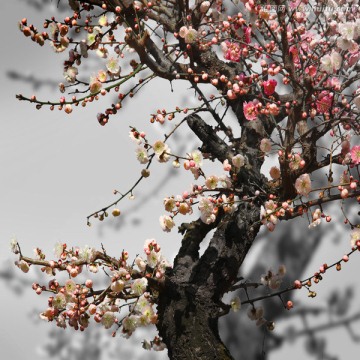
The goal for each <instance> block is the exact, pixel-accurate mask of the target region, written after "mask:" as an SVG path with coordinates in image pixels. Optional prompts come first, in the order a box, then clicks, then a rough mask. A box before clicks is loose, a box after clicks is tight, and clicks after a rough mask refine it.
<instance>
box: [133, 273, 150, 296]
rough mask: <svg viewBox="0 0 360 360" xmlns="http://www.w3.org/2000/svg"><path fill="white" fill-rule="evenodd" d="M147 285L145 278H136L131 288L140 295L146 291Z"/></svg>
mask: <svg viewBox="0 0 360 360" xmlns="http://www.w3.org/2000/svg"><path fill="white" fill-rule="evenodd" d="M147 285H148V281H147V279H146V278H144V277H143V278H141V279H136V280H134V282H133V283H132V285H131V290H132V292H133V293H134V294H135V295H137V296H140V295H142V294H143V293H144V292H145V291H146V287H147Z"/></svg>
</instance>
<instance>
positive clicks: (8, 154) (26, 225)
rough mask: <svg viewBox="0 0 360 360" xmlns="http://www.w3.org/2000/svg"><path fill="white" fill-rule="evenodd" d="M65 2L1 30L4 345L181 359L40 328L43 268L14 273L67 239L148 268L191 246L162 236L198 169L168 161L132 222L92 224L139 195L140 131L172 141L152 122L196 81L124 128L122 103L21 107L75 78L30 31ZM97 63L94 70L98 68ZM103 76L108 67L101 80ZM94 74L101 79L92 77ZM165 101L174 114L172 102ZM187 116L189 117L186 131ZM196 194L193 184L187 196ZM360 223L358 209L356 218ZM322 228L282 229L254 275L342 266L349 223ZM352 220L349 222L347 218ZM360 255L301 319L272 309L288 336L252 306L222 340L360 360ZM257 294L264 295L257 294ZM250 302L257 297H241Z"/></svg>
mask: <svg viewBox="0 0 360 360" xmlns="http://www.w3.org/2000/svg"><path fill="white" fill-rule="evenodd" d="M56 3H57V1H53V2H51V1H50V0H14V1H7V2H4V4H3V5H2V6H3V8H2V9H3V14H4V16H3V18H2V21H1V22H0V27H1V33H2V34H3V48H2V57H1V71H0V79H1V83H2V84H3V85H2V86H1V88H0V91H1V97H0V99H1V107H2V109H3V113H2V116H1V118H2V121H1V131H0V146H1V151H0V164H1V166H0V169H1V186H0V206H1V213H0V214H1V217H0V293H1V294H2V296H1V298H0V299H1V300H0V303H1V309H2V321H1V323H0V348H1V350H2V356H3V358H4V359H8V358H10V357H11V358H12V359H13V360H20V359H22V358H23V357H24V356H27V357H29V358H31V359H34V360H38V359H43V358H47V359H65V358H66V359H74V360H75V359H88V360H100V359H101V360H105V359H113V358H114V359H116V358H118V359H119V358H127V359H137V358H145V359H154V360H155V359H156V360H160V359H167V356H166V352H161V353H156V352H153V351H152V352H149V351H145V350H142V348H141V342H142V341H143V340H144V339H148V340H151V339H152V338H153V336H154V334H155V333H154V332H151V333H149V332H147V331H144V330H141V329H140V330H137V331H136V332H135V334H134V335H133V337H132V338H131V339H130V340H126V339H123V338H122V337H121V336H119V335H118V336H117V337H116V338H111V336H110V333H109V332H107V331H105V330H104V329H103V328H101V327H100V326H96V325H95V326H91V327H90V329H88V330H87V331H86V332H85V333H76V332H74V331H72V329H68V330H67V331H64V330H63V329H59V328H56V326H55V324H49V323H47V322H44V321H42V320H40V319H39V316H38V314H39V313H40V312H41V311H43V310H44V309H45V308H46V305H47V296H46V295H41V296H37V295H36V294H35V293H34V292H33V291H32V290H31V284H32V282H34V281H38V282H40V283H41V281H43V283H45V282H46V281H48V278H46V277H45V276H42V274H41V273H40V271H39V269H31V271H30V273H29V274H27V275H25V274H23V273H22V272H21V271H20V270H19V269H17V268H16V267H15V266H14V265H13V262H14V261H15V260H16V259H15V256H14V255H13V254H12V253H11V252H10V250H9V242H10V239H11V238H12V237H16V238H17V239H18V241H19V242H20V245H21V248H22V252H23V253H24V254H26V255H30V256H31V255H33V249H34V248H35V247H40V248H41V249H42V250H43V251H44V253H45V254H47V255H48V257H49V258H51V256H52V250H53V247H54V244H55V243H56V242H57V241H60V242H66V243H68V244H71V245H79V246H84V245H86V244H88V245H90V246H93V247H97V248H100V246H101V244H103V245H104V247H105V249H106V250H107V252H108V253H109V254H112V255H114V256H115V255H116V254H120V252H121V251H122V250H123V249H126V250H127V251H129V253H130V257H135V255H136V254H139V253H141V251H142V246H143V243H144V240H145V239H147V238H156V239H157V241H158V242H159V243H160V245H161V246H162V250H163V253H164V255H165V256H166V257H167V258H168V259H169V260H170V261H172V259H173V257H174V255H175V254H176V251H177V248H178V247H179V244H180V241H181V238H180V237H179V236H178V234H177V233H176V231H173V232H171V233H170V234H165V233H164V232H162V230H161V229H160V226H159V222H158V218H159V216H160V215H162V214H163V211H164V210H163V204H162V199H163V198H164V197H165V196H169V195H172V194H178V193H180V192H181V191H183V190H184V186H185V189H186V188H187V187H189V186H190V184H191V182H192V179H191V177H190V176H189V174H185V172H184V171H176V170H174V169H172V168H171V166H170V165H169V166H164V165H163V166H160V165H158V164H154V165H155V166H152V170H151V176H150V178H148V179H147V180H145V181H146V182H143V183H142V184H141V185H140V186H139V187H138V188H137V189H136V190H135V193H134V195H135V199H134V200H127V199H126V200H125V201H124V202H122V203H120V209H121V210H122V215H121V216H120V217H119V218H116V219H110V218H108V219H107V220H106V221H104V222H102V223H100V222H97V221H93V226H91V227H88V226H86V216H87V215H89V214H90V213H92V212H93V211H96V210H99V209H100V208H102V207H103V206H104V205H107V204H109V203H111V202H112V201H113V200H114V199H115V197H114V195H113V194H112V191H113V189H117V190H119V191H123V192H124V191H126V190H128V189H129V187H130V186H131V185H132V184H133V183H134V182H135V181H136V179H137V178H138V177H139V175H140V171H141V168H142V167H141V166H140V165H139V164H138V163H137V161H136V160H135V146H134V144H133V143H132V142H131V140H130V139H129V137H128V132H129V126H130V125H132V126H136V127H137V128H139V129H140V130H145V131H146V132H147V134H148V136H149V138H151V139H153V140H154V141H155V140H158V139H161V138H162V137H163V134H164V133H165V132H169V131H170V130H171V129H172V126H173V125H169V124H168V125H166V126H165V128H164V127H161V128H160V127H159V126H158V125H156V124H155V125H150V123H149V119H150V116H149V114H150V113H154V112H155V111H156V110H157V109H158V108H163V107H164V106H165V107H166V109H173V108H175V107H176V106H177V105H179V106H184V105H185V104H186V105H187V106H191V104H192V101H193V99H194V96H193V93H192V92H190V91H189V90H188V88H187V87H186V84H177V83H174V84H173V88H174V92H173V93H172V92H171V88H170V85H169V83H167V82H161V81H158V82H154V83H151V84H150V86H147V87H145V88H144V89H143V90H142V91H141V92H140V93H139V94H138V95H136V96H135V97H134V98H133V99H131V100H129V101H126V103H125V105H126V106H124V109H122V110H121V111H120V112H119V113H118V115H116V116H115V117H112V118H111V119H110V122H109V124H108V125H107V126H105V127H101V126H99V124H98V122H97V120H96V113H97V112H100V111H103V110H104V108H105V107H106V105H107V104H108V103H110V101H111V98H110V97H109V96H107V97H106V98H105V99H104V100H105V101H101V102H100V101H99V102H97V103H92V104H90V105H89V106H87V107H86V108H85V109H83V108H81V109H77V108H75V109H74V111H73V113H72V114H71V115H66V114H65V113H64V112H59V111H54V112H51V111H50V110H49V109H46V108H44V109H42V110H40V111H38V110H36V109H35V107H34V106H32V105H31V104H28V103H25V102H19V101H18V100H16V99H15V94H18V93H22V94H24V95H26V96H29V95H31V94H33V93H36V95H37V97H38V98H39V99H58V98H59V92H58V90H57V84H58V83H59V82H60V81H63V77H62V72H63V70H62V61H63V60H64V54H55V53H54V52H53V50H52V49H50V47H49V46H46V45H45V46H44V47H42V48H40V47H39V46H38V45H36V44H34V43H33V42H31V41H30V40H29V39H26V38H25V37H24V36H23V34H21V33H20V31H18V29H17V22H18V21H19V20H21V19H22V18H23V17H27V18H28V20H29V23H33V24H35V25H37V26H38V28H41V27H42V23H43V20H44V19H45V18H50V17H51V16H52V15H54V14H59V12H60V11H61V4H62V3H65V1H64V2H63V1H61V2H60V9H57V8H56ZM90 66H91V65H90ZM95 70H96V67H94V72H95ZM89 72H90V73H91V68H89ZM164 104H165V105H164ZM179 120H180V118H176V119H175V123H176V122H177V121H179ZM183 130H185V131H183V132H179V133H178V134H177V135H176V137H175V138H173V140H172V141H171V143H170V147H171V148H172V149H177V151H179V152H182V153H184V152H186V151H191V150H194V149H195V148H196V147H197V146H199V145H200V144H199V143H198V142H196V139H195V138H193V137H192V135H189V132H188V131H186V129H185V128H184V129H183ZM184 184H185V185H184ZM351 211H352V212H353V216H354V222H356V216H357V211H358V209H355V208H354V209H352V210H351ZM333 218H334V221H333V222H332V223H331V224H329V225H328V226H320V227H318V228H316V229H314V230H312V231H310V230H308V228H307V225H308V223H307V222H306V220H299V221H297V222H295V223H290V224H286V223H284V224H280V225H279V226H278V227H277V229H276V231H275V232H274V233H272V234H270V233H268V232H264V233H263V234H262V235H261V236H260V237H259V240H258V241H257V242H256V245H255V246H254V248H253V249H252V251H251V254H250V255H249V257H248V259H247V261H246V264H244V269H243V270H242V275H244V276H245V275H246V277H247V278H249V279H250V280H252V281H259V279H260V276H261V274H263V273H265V272H266V271H267V270H268V269H269V268H270V267H272V268H273V269H275V270H276V269H277V268H278V266H279V265H281V264H285V265H286V266H287V268H288V269H289V276H288V278H287V281H292V280H293V279H295V278H303V277H307V276H309V275H311V274H312V273H313V272H314V271H316V270H317V269H318V267H319V266H320V265H321V264H323V263H324V262H327V263H329V264H330V263H333V262H334V261H336V260H338V259H339V258H340V257H341V256H342V254H344V253H346V252H348V251H349V243H350V242H349V234H348V232H347V229H345V227H343V226H342V223H341V220H339V221H338V222H336V216H333ZM338 219H341V217H340V215H339V216H338ZM359 271H360V258H359V256H358V255H357V254H355V255H354V256H353V257H352V258H351V259H350V261H349V263H347V264H345V265H344V266H343V269H342V271H341V272H340V273H336V271H331V272H329V273H327V274H326V275H325V277H324V281H322V282H320V284H318V285H317V286H316V288H314V290H315V291H316V292H317V294H318V295H317V297H316V298H315V299H311V298H308V297H307V296H306V293H305V291H304V292H302V291H299V292H296V293H293V294H291V296H292V300H293V302H294V304H295V308H294V309H293V310H292V311H290V312H288V311H285V310H284V309H283V307H282V304H281V301H280V300H279V299H278V298H276V299H275V298H274V299H272V300H271V301H268V302H267V303H264V304H263V305H264V307H265V317H266V318H267V319H268V320H274V321H275V323H276V330H275V331H274V332H273V333H268V332H264V331H263V330H262V329H259V328H257V327H256V326H255V325H254V323H252V322H250V320H248V319H247V316H246V309H243V311H241V312H240V313H233V314H231V315H230V316H228V317H226V318H224V319H221V322H220V325H221V326H220V327H221V334H222V338H223V339H224V341H225V342H226V344H227V345H228V346H229V347H230V349H231V351H232V354H233V355H234V357H235V359H240V358H241V359H249V360H250V359H270V360H274V359H276V360H282V359H284V360H285V359H288V358H289V356H291V357H292V359H294V360H295V359H304V358H309V359H319V360H320V359H339V360H340V359H341V360H343V359H355V358H356V355H354V354H356V353H357V352H359V350H360V346H359V345H360V342H359V340H360V321H359V320H360V319H359V317H360V309H359V307H358V305H357V304H358V303H359V300H360V294H359V281H358V278H357V276H358V273H359ZM249 294H250V295H254V296H255V294H258V292H256V293H255V292H250V293H249ZM240 296H241V297H243V296H244V294H242V293H240Z"/></svg>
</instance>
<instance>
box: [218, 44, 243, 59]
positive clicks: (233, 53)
mask: <svg viewBox="0 0 360 360" xmlns="http://www.w3.org/2000/svg"><path fill="white" fill-rule="evenodd" d="M221 49H222V51H223V53H224V58H225V59H226V60H230V61H234V62H239V61H240V56H241V49H240V45H239V44H238V43H232V42H230V41H229V40H225V41H223V42H222V43H221Z"/></svg>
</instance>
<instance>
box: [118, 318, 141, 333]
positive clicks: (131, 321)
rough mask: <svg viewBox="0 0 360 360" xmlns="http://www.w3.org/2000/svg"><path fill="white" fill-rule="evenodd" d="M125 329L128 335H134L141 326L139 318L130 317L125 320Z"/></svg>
mask: <svg viewBox="0 0 360 360" xmlns="http://www.w3.org/2000/svg"><path fill="white" fill-rule="evenodd" d="M122 325H123V328H124V330H125V331H126V332H127V333H130V334H131V333H133V332H134V331H135V330H136V328H137V327H138V325H139V316H136V315H130V316H127V317H126V318H124V320H123V322H122Z"/></svg>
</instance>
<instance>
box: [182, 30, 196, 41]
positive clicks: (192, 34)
mask: <svg viewBox="0 0 360 360" xmlns="http://www.w3.org/2000/svg"><path fill="white" fill-rule="evenodd" d="M197 38H198V32H197V31H196V30H195V29H189V30H188V31H187V33H186V34H185V37H184V40H185V42H186V43H187V44H192V43H194V42H195V41H196V39H197Z"/></svg>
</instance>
